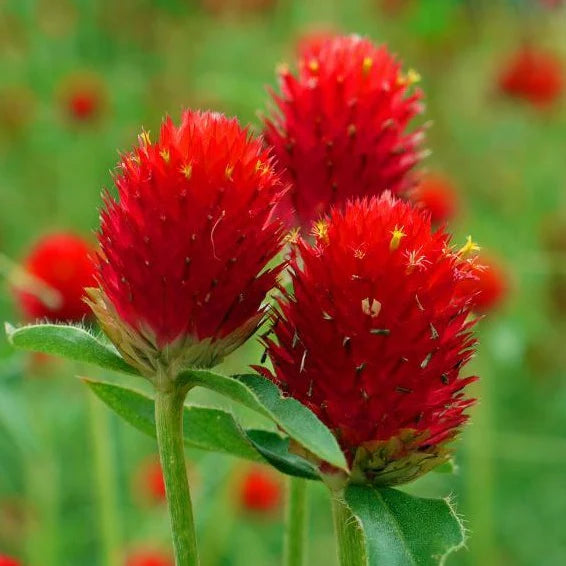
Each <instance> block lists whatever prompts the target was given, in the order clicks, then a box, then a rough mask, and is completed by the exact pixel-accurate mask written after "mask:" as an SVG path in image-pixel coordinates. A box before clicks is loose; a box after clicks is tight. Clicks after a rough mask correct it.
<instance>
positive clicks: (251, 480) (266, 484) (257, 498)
mask: <svg viewBox="0 0 566 566" xmlns="http://www.w3.org/2000/svg"><path fill="white" fill-rule="evenodd" d="M239 496H240V503H241V506H242V507H243V508H244V509H246V510H247V511H252V512H256V513H270V512H273V511H275V510H276V509H277V508H278V507H279V506H280V504H281V499H282V486H281V482H280V481H279V478H278V477H277V476H276V475H275V473H274V472H273V470H271V469H270V468H267V467H264V466H250V468H249V469H247V470H246V471H245V473H244V475H243V477H242V481H241V485H240V494H239Z"/></svg>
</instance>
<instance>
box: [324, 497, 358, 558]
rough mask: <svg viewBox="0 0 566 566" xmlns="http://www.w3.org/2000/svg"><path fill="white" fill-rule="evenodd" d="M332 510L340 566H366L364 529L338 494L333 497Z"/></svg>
mask: <svg viewBox="0 0 566 566" xmlns="http://www.w3.org/2000/svg"><path fill="white" fill-rule="evenodd" d="M332 510H333V513H334V530H335V532H336V542H337V544H338V562H339V563H340V566H366V556H365V544H364V539H363V533H362V530H361V528H360V526H359V525H358V522H357V521H356V519H355V517H354V516H353V515H352V512H351V511H350V509H349V507H348V506H347V505H346V504H345V503H344V500H343V499H342V498H341V497H340V496H339V495H338V494H334V496H333V498H332Z"/></svg>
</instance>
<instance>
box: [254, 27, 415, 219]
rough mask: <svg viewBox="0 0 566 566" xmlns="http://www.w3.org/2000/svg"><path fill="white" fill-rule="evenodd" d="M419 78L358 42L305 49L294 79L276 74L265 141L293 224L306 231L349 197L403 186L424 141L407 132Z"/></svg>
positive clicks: (343, 40) (321, 44)
mask: <svg viewBox="0 0 566 566" xmlns="http://www.w3.org/2000/svg"><path fill="white" fill-rule="evenodd" d="M417 80H418V75H417V74H416V73H415V72H414V71H409V72H408V73H407V74H403V73H402V72H401V65H400V64H399V63H398V62H397V61H396V60H395V58H394V57H393V56H392V55H391V54H390V53H389V52H388V51H387V49H386V48H385V47H376V46H375V45H374V44H373V43H372V42H371V41H369V40H368V39H363V38H361V37H358V36H346V37H344V36H338V37H334V38H331V39H328V40H326V41H321V42H311V43H307V44H306V46H305V48H304V49H303V51H302V53H301V56H300V58H299V72H298V75H297V76H294V75H293V74H291V73H290V72H289V70H288V69H287V68H286V67H285V68H281V69H280V71H279V81H280V86H281V93H282V94H281V95H276V94H273V98H274V100H275V102H276V103H277V106H278V107H279V112H276V113H274V114H273V115H272V116H271V118H269V119H267V120H266V123H265V126H266V138H267V141H268V142H269V143H270V144H271V145H272V146H273V153H274V155H275V156H276V157H277V160H278V163H279V166H280V167H281V169H282V170H283V175H284V178H285V180H286V181H287V182H288V183H290V185H291V190H290V192H289V193H288V201H287V203H286V204H287V207H291V208H292V210H293V211H294V214H295V215H296V218H295V219H294V220H295V221H297V222H298V223H300V224H302V225H308V224H309V222H310V221H311V220H315V219H317V218H318V217H319V216H320V215H321V214H324V213H325V212H327V211H328V209H329V208H330V206H331V205H333V204H337V203H338V204H339V203H344V202H345V201H346V199H348V198H351V197H355V196H372V195H377V194H379V193H381V192H383V191H385V190H390V191H392V192H394V193H397V192H399V191H401V190H403V189H406V188H407V185H408V179H407V172H408V171H409V170H410V169H411V168H412V167H413V166H414V165H415V163H417V161H418V160H419V158H420V153H419V152H418V150H417V148H418V145H419V143H420V141H421V140H422V138H423V131H422V129H419V130H417V131H414V132H412V133H408V132H407V131H406V130H407V126H408V124H409V122H410V121H411V120H412V119H413V118H414V117H415V115H417V114H419V113H420V112H422V110H423V105H422V104H421V102H420V101H421V98H422V93H421V92H420V91H419V90H417V91H414V92H412V93H409V91H410V90H411V85H412V84H413V83H415V82H416V81H417ZM282 215H283V216H284V215H285V213H282Z"/></svg>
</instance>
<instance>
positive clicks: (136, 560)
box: [126, 550, 174, 566]
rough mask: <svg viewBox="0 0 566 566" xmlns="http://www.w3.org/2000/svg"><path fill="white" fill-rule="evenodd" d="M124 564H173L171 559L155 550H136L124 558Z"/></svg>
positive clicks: (155, 565) (151, 565)
mask: <svg viewBox="0 0 566 566" xmlns="http://www.w3.org/2000/svg"><path fill="white" fill-rule="evenodd" d="M126 566H174V563H173V560H172V559H171V558H170V557H169V556H168V555H167V554H164V553H162V552H159V551H157V550H137V551H134V552H132V553H131V554H130V555H129V556H128V557H127V559H126Z"/></svg>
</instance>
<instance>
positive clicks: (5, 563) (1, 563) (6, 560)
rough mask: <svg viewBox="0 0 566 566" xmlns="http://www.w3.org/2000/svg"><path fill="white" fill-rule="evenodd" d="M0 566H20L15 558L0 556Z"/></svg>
mask: <svg viewBox="0 0 566 566" xmlns="http://www.w3.org/2000/svg"><path fill="white" fill-rule="evenodd" d="M0 566H20V563H19V562H18V561H17V560H16V559H15V558H10V557H9V556H4V555H0Z"/></svg>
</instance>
